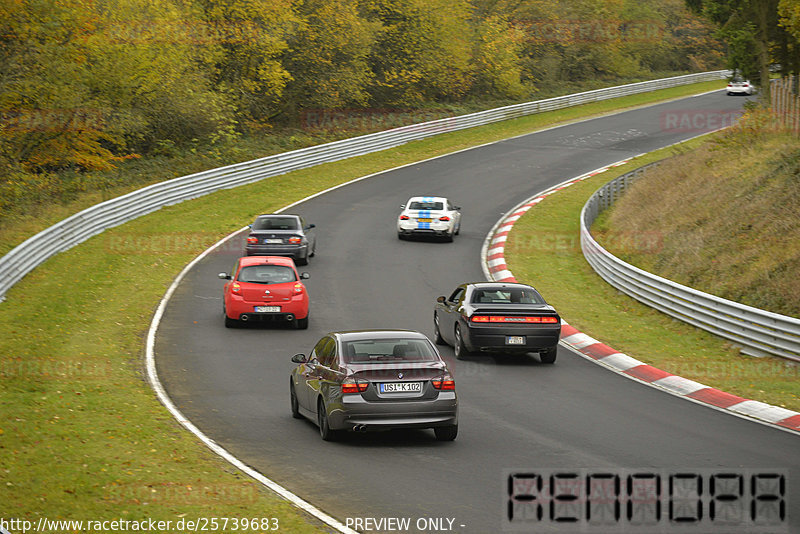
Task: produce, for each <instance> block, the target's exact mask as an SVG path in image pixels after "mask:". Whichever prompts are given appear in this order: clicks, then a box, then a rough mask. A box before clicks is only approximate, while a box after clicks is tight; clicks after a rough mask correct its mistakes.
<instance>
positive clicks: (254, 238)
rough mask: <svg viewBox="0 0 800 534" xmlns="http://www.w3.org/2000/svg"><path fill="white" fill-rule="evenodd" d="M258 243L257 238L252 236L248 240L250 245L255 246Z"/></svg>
mask: <svg viewBox="0 0 800 534" xmlns="http://www.w3.org/2000/svg"><path fill="white" fill-rule="evenodd" d="M256 243H258V238H257V237H255V236H252V235H251V236H250V237H248V238H247V244H248V245H255V244H256Z"/></svg>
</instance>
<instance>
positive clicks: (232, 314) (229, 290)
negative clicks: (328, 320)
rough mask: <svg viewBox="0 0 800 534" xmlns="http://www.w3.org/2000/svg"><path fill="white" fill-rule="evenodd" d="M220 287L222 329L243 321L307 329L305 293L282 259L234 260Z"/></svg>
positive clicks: (289, 261) (289, 262) (289, 264)
mask: <svg viewBox="0 0 800 534" xmlns="http://www.w3.org/2000/svg"><path fill="white" fill-rule="evenodd" d="M219 277H220V278H222V279H223V280H228V282H227V283H226V284H225V287H224V288H223V308H222V309H223V313H224V314H225V326H227V327H228V328H230V327H233V326H238V325H239V324H240V323H242V322H246V321H265V320H272V321H285V322H288V323H291V324H292V325H293V326H294V327H295V328H301V329H305V328H308V300H309V299H308V292H307V291H306V287H305V286H304V285H303V282H301V280H305V279H307V278H308V277H309V276H308V273H302V274H298V273H297V269H296V268H295V265H294V261H293V260H292V259H291V258H285V257H282V256H267V257H263V256H244V257H242V258H239V259H238V260H236V264H235V265H234V266H233V270H232V271H231V273H230V274H228V273H219Z"/></svg>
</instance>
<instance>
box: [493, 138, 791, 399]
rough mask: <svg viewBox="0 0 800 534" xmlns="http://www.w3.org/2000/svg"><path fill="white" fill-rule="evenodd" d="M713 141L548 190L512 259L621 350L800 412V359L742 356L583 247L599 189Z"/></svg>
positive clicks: (585, 326)
mask: <svg viewBox="0 0 800 534" xmlns="http://www.w3.org/2000/svg"><path fill="white" fill-rule="evenodd" d="M706 141H707V139H706V138H702V139H696V140H692V141H689V142H687V143H685V144H683V145H679V146H677V147H671V148H665V149H662V150H658V151H655V152H651V153H649V154H646V155H644V156H641V157H639V158H636V159H634V160H632V161H631V162H629V163H628V164H626V165H623V166H620V167H617V168H614V169H611V170H609V171H608V172H605V173H602V174H599V175H597V176H594V177H592V178H589V179H587V180H585V181H582V182H578V183H577V184H575V185H572V186H571V187H568V188H566V189H564V190H562V191H559V192H558V193H556V194H555V195H552V196H548V197H547V198H546V199H545V200H544V201H542V202H541V203H539V204H537V205H536V207H534V208H533V209H531V210H529V211H528V212H527V213H526V214H525V215H524V216H523V217H521V218H520V219H519V220H518V221H517V222H516V224H515V225H514V227H513V229H512V231H511V233H510V234H509V238H508V241H507V244H506V249H505V254H506V260H507V263H508V265H509V268H510V269H511V271H512V272H513V273H514V276H515V277H516V278H517V279H518V280H520V281H524V282H527V283H530V284H532V285H533V286H535V287H536V288H537V289H539V291H541V292H542V294H543V295H544V296H545V298H546V299H547V300H548V302H550V303H551V304H553V305H554V306H555V307H556V309H558V311H559V313H560V314H561V315H562V316H563V317H564V318H565V319H566V320H567V321H568V322H569V323H570V324H571V325H573V326H575V328H577V329H578V330H580V331H582V332H584V333H586V334H588V335H590V336H592V337H594V338H597V339H600V340H602V341H603V342H604V343H606V344H608V345H609V346H611V347H614V349H616V350H618V351H620V352H623V353H625V354H628V355H629V356H632V357H633V358H636V359H638V360H641V361H643V362H645V363H649V364H650V365H653V366H655V367H657V368H659V369H663V370H664V371H667V372H670V373H674V374H677V375H680V376H683V377H685V378H688V379H691V380H695V381H697V382H700V383H703V384H706V385H708V386H712V387H716V388H719V389H721V390H724V391H727V392H729V393H733V394H736V395H739V396H742V397H745V398H749V399H754V400H760V401H762V402H767V403H769V404H773V405H776V406H782V407H784V408H788V409H791V410H796V411H800V380H798V378H800V366H796V365H792V364H790V363H788V362H786V361H783V360H779V359H773V358H752V357H749V356H745V355H740V353H739V351H738V349H736V348H735V347H733V346H732V345H731V344H729V343H727V342H726V341H724V340H722V339H720V338H717V337H715V336H712V335H711V334H708V333H706V332H704V331H702V330H699V329H697V328H695V327H692V326H690V325H687V324H685V323H682V322H680V321H677V320H675V319H672V318H671V317H669V316H667V315H665V314H662V313H660V312H657V311H655V310H654V309H652V308H649V307H647V306H645V305H643V304H640V303H639V302H637V301H636V300H634V299H632V298H630V297H628V296H627V295H624V294H622V293H620V292H619V291H617V290H616V289H614V288H613V287H612V286H610V285H609V284H607V283H606V282H605V281H604V280H603V279H602V278H600V277H599V276H598V275H597V274H596V273H595V272H594V271H593V270H592V268H591V267H590V266H589V264H588V263H587V262H586V260H585V259H584V257H583V254H582V252H581V249H580V238H579V235H580V226H579V216H580V212H581V209H582V208H583V205H584V204H585V203H586V201H587V200H588V198H589V197H590V196H591V195H592V193H594V192H595V191H596V190H597V189H598V188H599V187H600V186H602V185H603V184H605V183H607V182H608V181H610V180H612V179H613V178H615V177H617V176H620V175H622V174H624V173H626V172H628V171H630V170H632V169H635V168H637V167H640V166H642V165H646V164H647V163H651V162H653V161H658V160H661V159H664V158H667V157H669V156H672V155H676V154H678V153H680V152H686V151H687V150H689V149H693V148H697V147H700V146H701V145H703V144H704V143H705V142H706ZM541 236H547V238H546V239H543V238H542V237H541Z"/></svg>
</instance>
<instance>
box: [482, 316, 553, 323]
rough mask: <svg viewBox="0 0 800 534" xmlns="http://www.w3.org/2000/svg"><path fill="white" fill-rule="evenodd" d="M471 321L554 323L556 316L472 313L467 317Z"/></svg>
mask: <svg viewBox="0 0 800 534" xmlns="http://www.w3.org/2000/svg"><path fill="white" fill-rule="evenodd" d="M469 320H470V321H471V322H473V323H521V324H556V323H558V317H553V316H552V315H548V316H544V317H541V316H537V317H530V316H529V317H524V316H513V315H512V316H505V315H473V316H472V317H470V318H469Z"/></svg>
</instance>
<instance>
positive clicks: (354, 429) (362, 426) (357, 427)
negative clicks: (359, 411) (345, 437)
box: [353, 425, 367, 432]
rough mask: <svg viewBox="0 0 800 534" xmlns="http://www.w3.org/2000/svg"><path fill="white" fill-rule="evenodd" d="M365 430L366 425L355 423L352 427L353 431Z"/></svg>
mask: <svg viewBox="0 0 800 534" xmlns="http://www.w3.org/2000/svg"><path fill="white" fill-rule="evenodd" d="M366 431H367V425H355V426H354V427H353V432H366Z"/></svg>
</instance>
